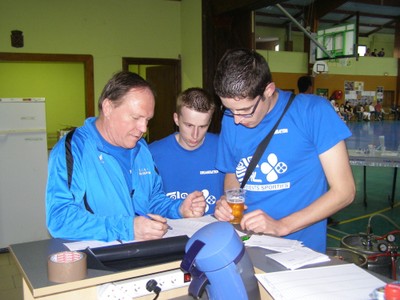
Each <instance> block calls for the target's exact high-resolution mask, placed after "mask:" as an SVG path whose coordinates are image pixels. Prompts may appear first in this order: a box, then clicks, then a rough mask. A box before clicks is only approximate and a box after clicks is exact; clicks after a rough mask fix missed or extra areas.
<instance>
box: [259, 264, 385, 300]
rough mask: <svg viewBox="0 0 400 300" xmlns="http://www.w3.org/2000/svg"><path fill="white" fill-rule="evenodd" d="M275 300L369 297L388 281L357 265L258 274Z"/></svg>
mask: <svg viewBox="0 0 400 300" xmlns="http://www.w3.org/2000/svg"><path fill="white" fill-rule="evenodd" d="M255 276H256V277H257V279H258V281H259V282H260V283H261V284H262V285H263V286H264V288H265V289H266V290H267V291H268V293H269V294H270V295H271V296H272V297H273V299H275V300H320V299H330V300H343V299H351V300H366V299H370V297H369V295H370V293H371V292H372V291H374V289H376V288H379V287H382V286H384V285H385V283H384V282H383V281H382V280H379V279H378V278H376V277H375V276H373V275H371V274H370V273H368V272H367V271H365V270H363V269H361V268H360V267H358V266H356V265H354V264H341V265H335V266H327V267H316V268H308V269H301V270H295V271H280V272H272V273H265V274H256V275H255Z"/></svg>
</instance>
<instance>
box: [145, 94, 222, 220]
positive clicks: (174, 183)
mask: <svg viewBox="0 0 400 300" xmlns="http://www.w3.org/2000/svg"><path fill="white" fill-rule="evenodd" d="M214 111H215V103H214V101H213V100H212V98H211V97H210V96H209V95H208V93H207V92H206V91H205V90H204V89H201V88H189V89H187V90H185V91H184V92H182V93H181V94H180V95H179V96H178V98H177V103H176V112H175V113H174V115H173V118H174V122H175V124H176V126H177V127H178V128H179V131H178V132H176V133H173V134H171V135H169V136H167V137H165V138H163V139H161V140H159V141H155V142H153V143H151V144H150V145H149V148H150V151H151V152H152V154H153V157H154V160H155V163H156V166H157V169H158V170H159V172H160V175H161V177H162V180H163V184H164V191H165V193H166V194H167V196H169V197H170V198H171V199H172V200H181V199H185V198H186V197H187V195H188V194H189V193H190V192H192V191H195V190H201V191H202V192H203V195H204V198H205V200H206V204H207V205H206V209H205V213H206V214H211V213H214V207H215V202H216V200H217V199H219V198H220V197H221V196H222V194H223V180H224V175H223V174H222V173H221V172H219V171H218V170H217V169H216V168H215V159H216V155H217V146H218V135H217V134H213V133H209V132H207V130H208V128H209V126H210V123H211V119H212V116H213V113H214Z"/></svg>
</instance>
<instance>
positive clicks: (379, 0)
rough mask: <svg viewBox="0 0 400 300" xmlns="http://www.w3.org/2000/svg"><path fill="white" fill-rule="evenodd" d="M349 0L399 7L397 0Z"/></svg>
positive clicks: (399, 3) (399, 2)
mask: <svg viewBox="0 0 400 300" xmlns="http://www.w3.org/2000/svg"><path fill="white" fill-rule="evenodd" d="M351 2H357V3H362V4H370V5H379V6H394V7H400V1H399V0H351Z"/></svg>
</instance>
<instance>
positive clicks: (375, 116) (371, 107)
mask: <svg viewBox="0 0 400 300" xmlns="http://www.w3.org/2000/svg"><path fill="white" fill-rule="evenodd" d="M368 108H369V112H370V114H371V117H373V119H374V120H377V119H378V118H377V115H376V111H375V106H374V105H373V104H372V102H371V103H370V104H369V106H368Z"/></svg>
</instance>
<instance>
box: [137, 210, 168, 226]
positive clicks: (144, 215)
mask: <svg viewBox="0 0 400 300" xmlns="http://www.w3.org/2000/svg"><path fill="white" fill-rule="evenodd" d="M135 215H137V216H141V217H145V218H146V219H150V220H153V221H157V220H154V219H152V218H151V217H150V216H148V215H146V214H144V213H142V212H135ZM167 226H168V229H169V230H172V229H173V228H172V227H171V226H169V225H168V223H167Z"/></svg>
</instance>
